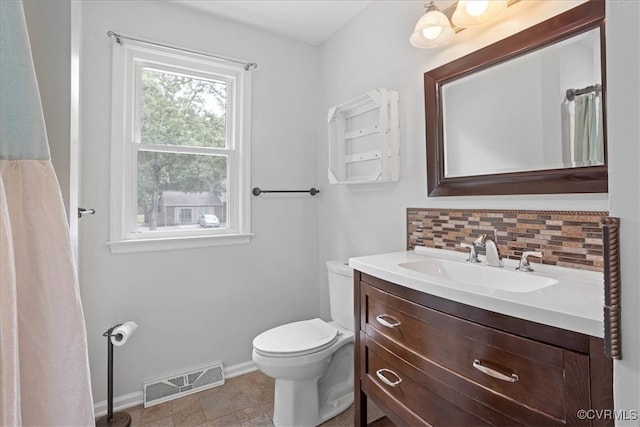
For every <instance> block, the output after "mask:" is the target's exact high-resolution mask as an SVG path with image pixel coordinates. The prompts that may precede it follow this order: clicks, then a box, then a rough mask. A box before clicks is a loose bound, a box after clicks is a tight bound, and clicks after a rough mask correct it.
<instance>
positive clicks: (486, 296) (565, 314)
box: [349, 247, 604, 338]
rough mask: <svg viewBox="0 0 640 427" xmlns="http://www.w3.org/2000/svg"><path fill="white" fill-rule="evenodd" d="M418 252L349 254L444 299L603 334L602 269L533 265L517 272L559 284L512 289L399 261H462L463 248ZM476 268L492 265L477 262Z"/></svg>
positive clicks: (355, 262)
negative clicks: (451, 279)
mask: <svg viewBox="0 0 640 427" xmlns="http://www.w3.org/2000/svg"><path fill="white" fill-rule="evenodd" d="M418 251H419V253H418V252H415V251H405V252H391V253H386V254H380V255H370V256H362V257H356V258H350V259H349V266H350V267H352V268H353V269H355V270H359V271H361V272H363V273H366V274H369V275H371V276H375V277H378V278H380V279H384V280H387V281H389V282H393V283H396V284H399V285H402V286H405V287H407V288H411V289H414V290H417V291H420V292H425V293H427V294H431V295H435V296H438V297H441V298H446V299H448V300H452V301H456V302H460V303H463V304H467V305H471V306H474V307H479V308H482V309H485V310H489V311H494V312H496V313H502V314H506V315H509V316H513V317H518V318H520V319H525V320H530V321H532V322H538V323H542V324H544V325H549V326H555V327H558V328H562V329H567V330H570V331H575V332H580V333H583V334H587V335H591V336H594V337H600V338H602V337H603V335H604V326H603V317H604V315H603V305H604V291H603V286H604V285H603V274H602V273H601V272H594V271H585V270H577V269H572V268H563V267H556V266H550V265H541V264H537V263H536V264H533V263H532V264H531V265H532V267H533V268H534V269H535V272H529V273H518V274H534V275H541V276H545V277H552V278H554V279H556V280H558V283H556V284H554V285H552V286H549V287H546V288H543V289H538V290H535V291H532V292H510V291H505V290H497V289H489V288H485V287H482V286H471V285H464V284H455V283H447V284H444V283H443V282H440V281H438V280H437V279H436V278H431V277H430V276H427V275H425V274H422V273H418V272H415V271H413V270H409V269H406V268H403V267H399V266H398V264H402V263H406V262H412V261H420V260H424V259H426V258H432V259H433V258H440V259H446V260H455V261H460V262H464V261H465V260H466V258H467V255H466V254H465V253H463V252H455V251H448V250H443V249H433V248H423V247H420V248H419V249H418ZM504 264H505V266H504V267H503V268H505V269H511V270H514V269H515V267H516V266H517V265H518V263H517V261H515V260H504ZM478 267H479V268H496V267H488V266H486V265H485V266H483V265H478Z"/></svg>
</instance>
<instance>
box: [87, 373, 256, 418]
mask: <svg viewBox="0 0 640 427" xmlns="http://www.w3.org/2000/svg"><path fill="white" fill-rule="evenodd" d="M257 369H258V368H257V367H256V364H255V363H253V361H252V360H250V361H248V362H243V363H238V364H237V365H233V366H228V367H224V377H225V378H233V377H237V376H240V375H244V374H248V373H249V372H253V371H256V370H257ZM143 402H144V394H143V393H142V392H141V391H136V392H133V393H129V394H125V395H123V396H117V397H114V398H113V411H114V412H117V411H122V410H124V409H127V408H132V407H134V406H138V405H142V403H143ZM93 410H94V412H95V416H96V418H97V417H102V416H103V415H106V414H107V401H106V400H103V401H101V402H95V403H94V404H93Z"/></svg>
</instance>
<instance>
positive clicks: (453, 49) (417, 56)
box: [318, 1, 609, 316]
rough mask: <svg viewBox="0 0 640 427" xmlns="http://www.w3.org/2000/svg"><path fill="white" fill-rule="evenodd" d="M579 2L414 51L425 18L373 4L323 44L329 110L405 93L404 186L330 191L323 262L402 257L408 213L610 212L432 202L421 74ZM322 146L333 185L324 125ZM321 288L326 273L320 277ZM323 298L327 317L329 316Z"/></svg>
mask: <svg viewBox="0 0 640 427" xmlns="http://www.w3.org/2000/svg"><path fill="white" fill-rule="evenodd" d="M579 3H581V2H580V1H577V2H576V1H570V2H566V1H553V2H547V1H544V2H533V1H527V2H520V3H517V4H516V5H514V6H512V7H510V8H509V9H508V10H507V11H506V12H505V18H506V19H504V20H502V21H500V22H498V23H497V24H495V25H491V26H487V27H480V28H477V29H468V30H465V31H462V32H460V33H458V34H457V36H456V39H455V42H453V43H452V44H450V45H448V46H446V47H443V48H439V49H430V50H429V49H424V50H422V49H416V48H414V47H413V46H411V45H410V44H409V41H408V40H409V35H410V33H411V32H412V31H413V27H414V26H415V23H416V21H417V20H418V19H419V18H420V16H421V14H422V13H423V7H422V3H420V2H415V1H402V2H401V1H393V2H373V3H372V4H371V5H370V6H369V7H368V8H367V9H365V10H364V11H363V12H362V13H361V14H360V15H359V16H357V17H356V18H355V19H354V20H353V21H351V22H350V23H349V25H347V26H346V27H344V28H342V29H341V30H340V31H339V32H338V33H337V34H336V35H334V37H332V39H331V40H329V41H328V42H327V43H325V44H324V45H323V49H322V66H323V70H324V75H323V78H324V105H323V108H324V109H325V111H326V110H327V109H328V108H329V107H330V106H332V105H336V104H339V103H341V102H344V101H347V100H349V99H351V98H353V97H355V96H358V95H360V94H362V93H364V92H366V91H368V90H371V89H372V88H375V87H384V88H388V89H393V90H397V91H399V94H400V150H401V160H400V181H399V182H397V183H386V184H367V185H361V186H331V187H329V188H327V191H325V194H324V196H323V198H322V199H321V201H320V214H319V218H320V224H319V228H320V233H319V236H320V248H319V255H320V261H321V262H322V261H324V260H327V259H333V258H347V257H349V256H359V255H367V254H373V253H381V252H389V251H396V250H404V249H405V248H406V229H405V227H406V226H405V217H406V208H407V207H448V208H460V207H465V208H466V207H470V208H493V209H558V210H565V209H566V210H608V207H609V206H608V199H607V195H606V194H586V195H577V194H570V195H529V196H478V197H436V198H428V197H427V185H426V166H425V162H426V149H425V128H424V89H423V74H424V73H425V72H426V71H428V70H431V69H433V68H435V67H438V66H440V65H443V64H445V63H447V62H449V61H451V60H453V59H456V58H458V57H461V56H463V55H465V54H468V53H470V52H472V51H475V50H477V49H479V48H481V47H483V46H486V45H488V44H490V43H492V42H495V41H497V40H499V39H502V38H504V37H506V36H508V35H510V34H513V33H514V32H517V31H519V30H521V29H524V28H526V27H528V26H531V25H533V24H535V23H537V22H540V21H542V20H544V19H546V18H548V17H550V16H553V15H556V14H558V13H561V12H563V11H565V10H567V9H569V8H571V7H574V6H576V5H577V4H579ZM322 129H323V130H324V133H323V135H322V138H323V139H322V140H321V143H320V144H319V146H318V159H319V163H318V180H319V182H320V185H321V186H322V187H326V186H327V181H328V180H327V177H326V169H327V154H326V152H327V144H326V140H327V139H326V125H323V127H322ZM319 274H320V281H321V282H322V281H323V280H325V278H326V272H325V271H324V270H322V269H320V270H319ZM320 292H321V300H320V301H321V312H322V313H323V314H324V315H325V316H326V313H327V312H328V311H327V310H328V305H327V295H326V292H325V290H324V289H321V290H320Z"/></svg>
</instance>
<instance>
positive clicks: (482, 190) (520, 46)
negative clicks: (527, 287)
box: [424, 0, 608, 197]
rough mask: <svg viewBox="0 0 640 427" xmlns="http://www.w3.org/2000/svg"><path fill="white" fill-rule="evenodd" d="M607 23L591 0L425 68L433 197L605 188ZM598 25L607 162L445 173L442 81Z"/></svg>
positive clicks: (599, 2)
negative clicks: (488, 172) (460, 174)
mask: <svg viewBox="0 0 640 427" xmlns="http://www.w3.org/2000/svg"><path fill="white" fill-rule="evenodd" d="M604 22H605V2H604V0H590V1H588V2H586V3H584V4H582V5H580V6H577V7H575V8H573V9H570V10H568V11H567V12H564V13H562V14H560V15H557V16H554V17H553V18H551V19H548V20H546V21H544V22H541V23H539V24H537V25H535V26H533V27H530V28H528V29H525V30H523V31H521V32H519V33H516V34H514V35H512V36H510V37H507V38H506V39H503V40H500V41H498V42H496V43H494V44H492V45H489V46H487V47H484V48H482V49H480V50H477V51H475V52H473V53H470V54H469V55H466V56H464V57H462V58H460V59H457V60H455V61H452V62H450V63H448V64H445V65H443V66H441V67H438V68H436V69H433V70H431V71H428V72H426V73H425V74H424V92H425V124H426V139H427V188H428V193H429V196H430V197H432V196H471V195H499V194H552V193H556V194H557V193H606V192H607V191H608V172H607V140H606V139H607V138H606V135H607V132H606V129H607V126H606V124H607V120H606V78H605V76H606V75H605V35H604ZM594 28H600V63H601V67H602V71H601V73H602V99H603V103H602V111H603V117H604V123H603V131H604V151H605V152H604V154H605V162H604V163H605V164H604V165H602V166H587V167H577V168H566V169H549V170H537V171H526V172H515V173H500V174H491V175H474V176H468V177H455V178H446V177H445V176H444V141H443V136H444V135H443V119H442V95H441V88H442V85H443V84H445V83H447V82H449V81H451V80H455V79H458V78H460V77H463V76H465V75H469V74H472V73H474V72H477V71H480V70H482V69H485V68H488V67H491V66H493V65H496V64H499V63H501V62H504V61H507V60H509V59H512V58H515V57H517V56H520V55H523V54H526V53H529V52H532V51H534V50H537V49H540V48H542V47H545V46H548V45H551V44H553V43H557V42H559V41H561V40H565V39H567V38H570V37H572V36H575V35H577V34H580V33H583V32H585V31H589V30H592V29H594Z"/></svg>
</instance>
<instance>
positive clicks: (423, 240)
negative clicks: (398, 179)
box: [407, 208, 609, 271]
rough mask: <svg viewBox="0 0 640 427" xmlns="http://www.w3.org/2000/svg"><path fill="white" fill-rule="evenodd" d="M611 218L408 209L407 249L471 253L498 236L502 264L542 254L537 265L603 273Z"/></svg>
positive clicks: (595, 214) (587, 214) (597, 214)
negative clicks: (605, 227)
mask: <svg viewBox="0 0 640 427" xmlns="http://www.w3.org/2000/svg"><path fill="white" fill-rule="evenodd" d="M608 215H609V213H608V212H593V211H588V212H568V211H527V210H476V209H425V208H408V209H407V249H413V248H414V247H415V246H427V247H431V248H439V249H447V250H456V251H460V252H466V250H465V249H464V248H462V247H460V243H461V242H468V243H473V241H474V240H476V239H477V238H478V237H479V236H480V235H481V234H487V235H489V236H494V233H495V235H497V242H496V243H497V244H498V248H499V250H500V254H501V255H502V257H503V258H510V259H516V260H517V259H520V256H521V255H522V253H523V252H524V251H538V252H542V254H543V257H542V260H540V259H538V258H535V257H530V258H529V260H530V261H531V262H532V263H535V262H542V263H543V264H551V265H558V266H561V267H569V268H577V269H581V270H593V271H603V268H604V261H603V247H602V227H601V225H600V221H601V219H602V218H603V217H606V216H608Z"/></svg>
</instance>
